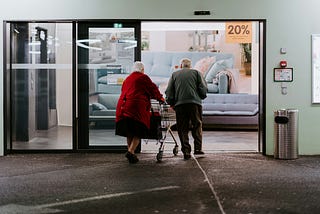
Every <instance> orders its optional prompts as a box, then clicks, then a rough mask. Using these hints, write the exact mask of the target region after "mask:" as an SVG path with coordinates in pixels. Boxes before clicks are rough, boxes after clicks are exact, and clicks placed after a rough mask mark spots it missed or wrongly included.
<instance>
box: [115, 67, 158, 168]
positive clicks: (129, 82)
mask: <svg viewBox="0 0 320 214" xmlns="http://www.w3.org/2000/svg"><path fill="white" fill-rule="evenodd" d="M150 99H156V100H158V101H160V102H163V101H164V98H163V96H162V94H161V93H160V91H159V89H158V87H157V86H156V85H155V84H154V83H153V82H152V81H151V79H150V78H149V77H148V76H147V75H146V74H144V65H143V63H142V62H135V63H134V66H133V72H132V73H131V74H130V75H129V76H128V77H127V78H126V79H125V81H124V82H123V84H122V89H121V95H120V98H119V101H118V104H117V110H116V135H120V136H123V137H127V144H128V151H127V153H126V157H127V158H128V161H129V163H136V162H138V161H139V159H138V158H137V156H136V155H135V154H134V151H135V149H136V147H137V146H138V145H139V143H140V140H141V138H144V137H146V134H147V132H148V129H149V128H150V108H151V103H150Z"/></svg>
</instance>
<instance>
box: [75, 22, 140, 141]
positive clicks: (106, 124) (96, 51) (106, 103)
mask: <svg viewBox="0 0 320 214" xmlns="http://www.w3.org/2000/svg"><path fill="white" fill-rule="evenodd" d="M78 46H80V47H82V48H87V49H88V62H89V69H88V80H89V95H88V99H89V121H88V123H89V146H123V145H126V144H127V143H126V139H125V138H123V137H119V136H116V135H115V134H114V132H115V131H114V128H115V113H116V105H117V102H118V99H119V96H120V91H121V86H122V82H123V81H124V79H125V78H126V77H127V76H128V73H129V72H130V70H131V66H132V64H133V62H134V60H135V48H136V47H137V41H136V39H135V31H134V28H101V27H99V28H95V27H89V28H88V40H78Z"/></svg>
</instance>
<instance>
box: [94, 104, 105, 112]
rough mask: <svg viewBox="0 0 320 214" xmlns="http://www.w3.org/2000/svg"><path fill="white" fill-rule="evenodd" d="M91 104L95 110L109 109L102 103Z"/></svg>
mask: <svg viewBox="0 0 320 214" xmlns="http://www.w3.org/2000/svg"><path fill="white" fill-rule="evenodd" d="M91 106H92V110H93V111H101V110H108V109H107V107H105V106H104V105H102V104H101V103H92V104H91Z"/></svg>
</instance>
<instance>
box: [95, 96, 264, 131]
mask: <svg viewBox="0 0 320 214" xmlns="http://www.w3.org/2000/svg"><path fill="white" fill-rule="evenodd" d="M118 99H119V94H99V95H98V100H97V101H98V102H96V103H91V104H90V108H89V111H90V112H89V115H90V118H89V119H90V122H93V123H95V125H97V124H100V125H101V124H103V125H104V126H105V125H107V124H108V123H109V124H111V125H112V124H114V119H115V112H116V110H115V109H116V105H117V102H118ZM258 112H259V105H258V95H255V94H208V96H207V98H206V99H204V100H203V126H204V127H208V128H210V127H213V128H216V127H228V126H229V127H230V126H232V127H234V128H235V127H240V128H241V127H242V128H257V127H258V121H259V120H258V118H259V113H258Z"/></svg>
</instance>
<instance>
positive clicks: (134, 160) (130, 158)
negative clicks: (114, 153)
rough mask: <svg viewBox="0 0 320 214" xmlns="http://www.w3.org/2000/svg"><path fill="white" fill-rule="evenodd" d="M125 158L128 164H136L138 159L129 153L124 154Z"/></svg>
mask: <svg viewBox="0 0 320 214" xmlns="http://www.w3.org/2000/svg"><path fill="white" fill-rule="evenodd" d="M126 158H128V161H129V163H137V162H138V161H139V159H138V157H137V156H136V155H135V154H132V153H131V152H127V153H126Z"/></svg>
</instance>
